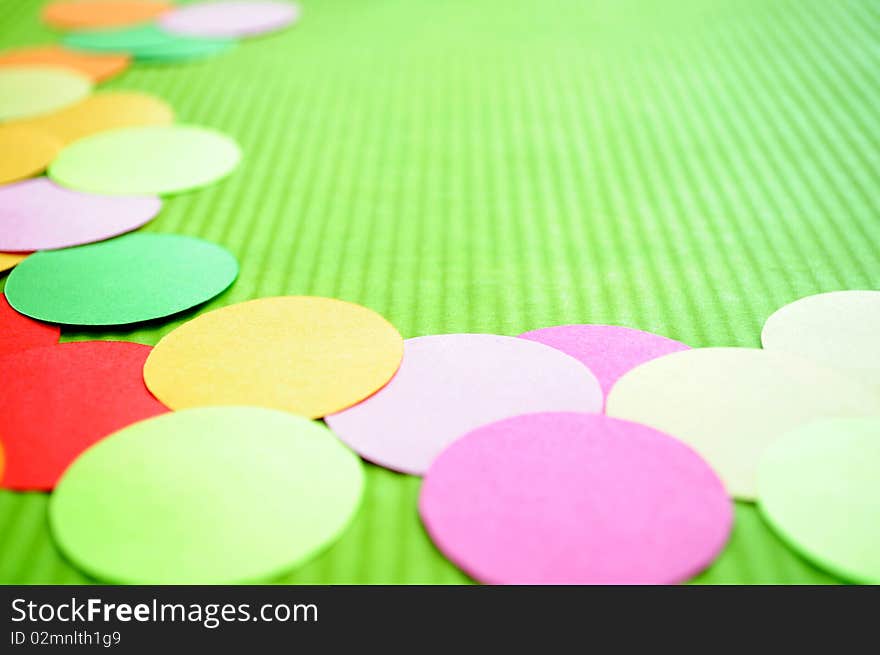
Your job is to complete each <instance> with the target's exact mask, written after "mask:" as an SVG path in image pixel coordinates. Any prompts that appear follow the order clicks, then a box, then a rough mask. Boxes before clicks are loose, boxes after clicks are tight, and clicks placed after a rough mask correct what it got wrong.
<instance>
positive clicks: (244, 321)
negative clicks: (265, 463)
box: [144, 296, 403, 418]
mask: <svg viewBox="0 0 880 655" xmlns="http://www.w3.org/2000/svg"><path fill="white" fill-rule="evenodd" d="M402 353H403V340H402V338H401V336H400V334H399V333H398V332H397V330H396V329H395V328H394V326H393V325H391V323H389V322H388V321H387V320H385V319H384V318H383V317H382V316H380V315H379V314H377V313H376V312H374V311H372V310H371V309H367V308H366V307H361V306H360V305H355V304H353V303H349V302H344V301H342V300H335V299H333V298H316V297H309V296H282V297H277V298H260V299H258V300H251V301H248V302H243V303H239V304H237V305H230V306H228V307H222V308H220V309H216V310H214V311H212V312H207V313H205V314H202V315H201V316H198V317H196V318H195V319H193V320H192V321H189V322H188V323H185V324H183V325H181V326H180V327H179V328H177V329H176V330H174V331H172V332H171V333H169V334H168V335H166V336H165V337H164V338H163V339H162V340H161V341H160V342H159V343H158V344H157V345H156V348H155V349H154V350H153V352H152V353H151V355H150V358H149V359H148V360H147V364H146V366H145V367H144V380H145V381H146V383H147V386H148V387H149V388H150V391H152V392H153V393H154V394H155V395H156V397H157V398H159V399H160V400H162V402H164V403H165V404H166V405H168V406H169V407H173V408H174V409H183V408H186V407H197V406H200V405H256V406H259V407H271V408H275V409H283V410H286V411H289V412H293V413H294V414H300V415H302V416H308V417H310V418H319V417H321V416H324V415H326V414H329V413H330V412H334V411H338V410H340V409H343V408H345V407H348V406H350V405H352V404H354V403H356V402H358V401H359V400H362V399H363V398H366V397H367V396H369V395H370V394H371V393H373V392H374V391H376V390H377V389H379V388H380V387H381V386H382V385H384V384H385V383H386V382H388V380H389V379H390V378H391V376H392V375H394V372H395V371H396V370H397V368H398V366H399V365H400V358H401V356H402Z"/></svg>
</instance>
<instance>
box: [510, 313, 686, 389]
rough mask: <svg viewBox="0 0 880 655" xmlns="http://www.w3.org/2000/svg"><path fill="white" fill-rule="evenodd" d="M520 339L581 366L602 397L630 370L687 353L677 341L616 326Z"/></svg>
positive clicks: (553, 330)
mask: <svg viewBox="0 0 880 655" xmlns="http://www.w3.org/2000/svg"><path fill="white" fill-rule="evenodd" d="M519 336H520V338H522V339H529V340H530V341H537V342H539V343H543V344H546V345H548V346H551V347H553V348H557V349H559V350H561V351H562V352H564V353H567V354H569V355H571V356H572V357H574V358H575V359H577V360H579V361H581V362H583V363H584V364H585V365H586V366H588V367H589V368H590V370H591V371H593V373H595V374H596V377H597V378H598V379H599V384H600V385H602V391H603V392H604V393H605V394H607V393H608V391H609V390H610V389H611V387H612V386H614V383H615V382H617V379H618V378H619V377H620V376H621V375H623V374H624V373H626V372H627V371H629V370H630V369H633V368H635V367H636V366H639V365H640V364H644V363H645V362H647V361H649V360H651V359H655V358H657V357H662V356H663V355H668V354H669V353H674V352H678V351H679V350H690V346H686V345H685V344H683V343H681V342H680V341H675V340H674V339H670V338H668V337H662V336H660V335H659V334H653V333H652V332H644V331H642V330H636V329H633V328H628V327H621V326H619V325H559V326H556V327H548V328H542V329H540V330H532V331H531V332H526V333H524V334H521V335H519Z"/></svg>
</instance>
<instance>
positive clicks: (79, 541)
mask: <svg viewBox="0 0 880 655" xmlns="http://www.w3.org/2000/svg"><path fill="white" fill-rule="evenodd" d="M363 485H364V475H363V467H362V464H361V461H360V459H359V458H358V457H357V456H356V455H354V453H352V452H351V451H350V450H348V449H347V448H346V447H345V446H343V445H342V443H341V442H340V441H339V440H337V439H336V438H335V437H334V436H333V434H332V433H331V432H330V431H329V430H328V429H327V428H326V427H324V426H323V425H322V424H319V423H314V422H312V421H309V420H308V419H304V418H300V417H297V416H294V415H292V414H288V413H286V412H280V411H276V410H270V409H261V408H256V407H209V408H200V409H189V410H184V411H181V412H174V413H170V414H164V415H162V416H158V417H156V418H152V419H148V420H146V421H141V422H140V423H135V424H134V425H132V426H130V427H127V428H125V429H123V430H121V431H119V432H117V433H115V434H113V435H111V436H110V437H108V438H107V439H104V440H102V441H100V442H98V443H97V444H96V445H95V446H93V447H92V448H90V449H88V450H87V451H86V452H84V453H83V454H82V455H81V456H80V457H79V458H78V459H77V460H76V461H74V463H73V464H72V465H71V466H70V468H69V469H67V471H66V472H65V473H64V476H63V477H62V479H61V481H60V482H59V483H58V485H57V487H56V488H55V492H54V493H53V494H52V498H51V500H50V505H49V522H50V527H51V529H52V534H53V536H54V538H55V541H56V542H57V544H58V546H59V547H60V548H61V550H62V551H64V553H65V554H66V555H67V556H68V557H69V558H70V559H71V560H72V561H73V562H74V563H75V564H76V565H77V566H79V567H80V568H82V569H83V570H84V571H86V572H87V573H89V574H90V575H92V576H94V577H96V578H98V579H101V580H106V581H109V582H119V583H130V584H232V583H242V582H256V581H260V580H267V579H270V578H272V577H275V576H277V575H280V574H281V573H283V572H285V571H287V570H289V569H291V568H293V567H295V566H296V565H298V564H300V563H302V562H303V561H305V560H306V559H307V558H309V557H310V556H312V555H314V554H315V553H316V552H318V551H319V550H320V549H322V548H323V547H325V546H327V545H328V544H329V543H330V542H331V541H333V540H334V539H336V538H337V537H338V536H339V535H340V534H341V533H342V531H343V530H344V529H345V527H346V526H347V525H348V523H349V521H350V519H351V518H352V517H353V515H354V512H355V510H356V508H357V506H358V504H359V502H360V497H361V494H362V491H363Z"/></svg>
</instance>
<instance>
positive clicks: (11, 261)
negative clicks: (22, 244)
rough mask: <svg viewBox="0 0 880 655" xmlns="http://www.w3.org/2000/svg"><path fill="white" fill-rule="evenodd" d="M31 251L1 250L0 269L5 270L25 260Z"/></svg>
mask: <svg viewBox="0 0 880 655" xmlns="http://www.w3.org/2000/svg"><path fill="white" fill-rule="evenodd" d="M28 254H30V253H17V252H0V271H5V270H8V269H10V268H12V267H13V266H15V265H16V264H17V263H18V262H20V261H21V260H23V259H24V258H25V257H27V256H28Z"/></svg>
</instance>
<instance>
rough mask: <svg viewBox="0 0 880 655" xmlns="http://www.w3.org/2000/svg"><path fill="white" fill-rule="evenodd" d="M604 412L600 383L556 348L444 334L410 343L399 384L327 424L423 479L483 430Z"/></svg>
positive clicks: (381, 460) (361, 449)
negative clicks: (506, 421)
mask: <svg viewBox="0 0 880 655" xmlns="http://www.w3.org/2000/svg"><path fill="white" fill-rule="evenodd" d="M601 410H602V390H601V389H600V388H599V383H598V382H597V381H596V378H595V376H593V374H592V373H591V372H590V370H589V369H588V368H586V367H585V366H584V365H583V364H581V363H580V362H578V361H577V360H576V359H574V358H573V357H569V356H568V355H566V354H564V353H562V352H560V351H558V350H556V349H555V348H550V347H549V346H545V345H543V344H540V343H534V342H531V341H526V340H525V339H517V338H515V337H504V336H498V335H495V334H445V335H437V336H428V337H417V338H415V339H407V340H406V342H405V344H404V355H403V363H402V364H401V366H400V370H399V371H398V372H397V375H395V376H394V379H392V380H391V382H390V383H388V385H387V386H386V387H385V388H383V389H381V390H380V391H378V392H377V393H375V394H374V395H373V396H371V397H370V398H367V399H366V400H365V401H363V402H362V403H360V404H358V405H355V406H354V407H352V408H350V409H348V410H346V411H344V412H341V413H339V414H333V415H331V416H328V417H327V418H326V420H327V425H329V426H330V429H332V430H333V431H334V432H335V433H336V434H338V435H339V437H340V438H341V439H342V440H343V441H345V443H347V444H348V445H349V446H351V447H352V448H354V450H355V451H357V452H358V453H359V454H360V455H361V456H362V457H365V458H366V459H368V460H370V461H371V462H373V463H375V464H379V465H381V466H386V467H388V468H390V469H393V470H395V471H402V472H404V473H412V474H414V475H421V474H422V473H424V472H425V471H426V470H427V469H428V466H430V464H431V462H432V461H433V460H434V458H435V457H436V456H437V455H438V454H439V453H440V451H441V450H443V448H444V447H446V446H447V445H448V444H450V443H452V442H453V441H454V440H455V439H457V438H459V437H460V436H462V435H463V434H465V433H467V432H470V431H471V430H473V429H474V428H477V427H479V426H480V425H483V424H485V423H491V422H492V421H497V420H499V419H502V418H507V417H509V416H515V415H517V414H526V413H529V412H549V411H580V412H599V411H601Z"/></svg>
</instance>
